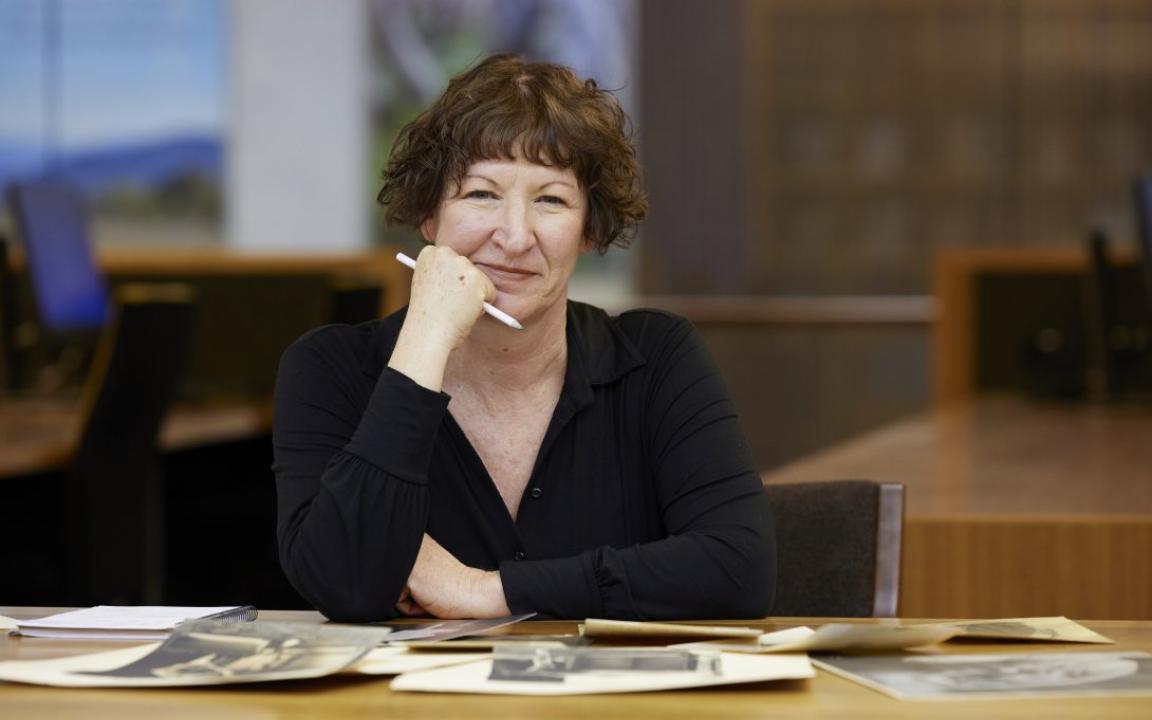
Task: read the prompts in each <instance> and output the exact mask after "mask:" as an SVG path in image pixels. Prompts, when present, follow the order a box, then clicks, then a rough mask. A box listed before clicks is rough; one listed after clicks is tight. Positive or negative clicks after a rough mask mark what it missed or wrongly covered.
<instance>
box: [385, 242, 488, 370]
mask: <svg viewBox="0 0 1152 720" xmlns="http://www.w3.org/2000/svg"><path fill="white" fill-rule="evenodd" d="M413 272H414V274H413V278H412V294H411V297H410V300H409V303H408V316H407V317H406V318H405V319H404V327H403V328H401V330H400V337H399V338H397V340H396V347H395V348H394V349H393V351H392V357H391V358H390V359H389V361H388V366H389V367H391V368H392V369H394V370H398V371H400V372H402V373H404V374H405V375H407V376H408V377H410V378H412V379H413V380H414V381H416V382H417V383H419V384H420V385H423V386H424V387H426V388H429V389H430V390H435V391H437V392H439V391H440V389H441V388H442V386H443V383H444V367H445V365H447V364H448V355H449V354H450V353H451V352H452V351H453V350H455V349H456V348H458V347H460V345H461V344H462V343H463V342H464V340H465V339H466V338H467V337H468V333H470V332H471V331H472V326H474V325H475V324H476V320H477V319H479V317H480V316H481V315H482V314H483V313H484V301H485V300H495V299H496V287H495V286H494V285H493V284H492V281H491V280H489V279H488V277H487V276H486V275H484V273H482V272H480V271H479V270H478V269H476V266H475V265H473V264H472V263H471V262H469V261H468V258H466V257H464V256H462V255H459V254H458V253H457V252H456V251H455V250H452V249H451V248H448V247H438V246H435V245H429V246H427V247H425V248H424V249H423V250H422V251H420V256H419V257H418V258H417V259H416V270H415V271H413Z"/></svg>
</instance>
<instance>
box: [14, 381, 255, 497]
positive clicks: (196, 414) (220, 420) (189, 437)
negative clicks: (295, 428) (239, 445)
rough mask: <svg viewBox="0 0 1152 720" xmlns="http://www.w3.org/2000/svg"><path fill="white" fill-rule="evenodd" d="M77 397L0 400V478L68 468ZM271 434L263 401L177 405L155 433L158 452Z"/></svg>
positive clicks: (76, 430) (76, 421)
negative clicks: (158, 431)
mask: <svg viewBox="0 0 1152 720" xmlns="http://www.w3.org/2000/svg"><path fill="white" fill-rule="evenodd" d="M79 412H80V411H79V401H78V400H77V399H76V398H28V397H24V398H19V397H17V398H11V397H0V478H5V477H14V476H18V475H26V474H31V473H41V472H52V471H56V470H62V469H64V468H66V467H67V465H68V462H69V459H70V458H71V457H72V453H73V449H74V445H75V443H76V442H77V440H78V435H79V427H78V425H79V422H80V414H79ZM271 430H272V403H271V401H270V400H268V399H260V400H245V401H234V402H220V403H214V404H207V405H177V406H174V407H173V408H172V409H171V410H170V411H169V412H168V414H167V416H166V418H165V420H164V424H163V426H162V428H161V431H160V444H161V447H162V448H164V449H165V450H168V451H173V450H186V449H190V448H194V447H199V446H203V445H210V444H213V443H221V442H229V441H232V440H241V439H245V438H249V437H254V436H256V435H260V434H263V433H268V432H271Z"/></svg>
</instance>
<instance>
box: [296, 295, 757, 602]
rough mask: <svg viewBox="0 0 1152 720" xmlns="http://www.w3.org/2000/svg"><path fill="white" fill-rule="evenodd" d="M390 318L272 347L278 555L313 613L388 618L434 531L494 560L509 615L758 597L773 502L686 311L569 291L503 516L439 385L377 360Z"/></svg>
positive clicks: (395, 319) (476, 556) (462, 549)
mask: <svg viewBox="0 0 1152 720" xmlns="http://www.w3.org/2000/svg"><path fill="white" fill-rule="evenodd" d="M403 321H404V311H400V312H398V313H395V314H393V315H390V316H388V317H386V318H384V319H382V320H377V321H373V322H369V323H364V324H361V325H357V326H348V325H330V326H326V327H322V328H318V329H316V330H313V331H311V332H309V333H307V334H306V335H304V336H303V337H301V338H300V339H299V340H297V341H296V342H295V343H294V344H293V345H292V346H291V347H289V348H288V350H287V351H286V352H285V353H284V356H283V358H282V359H281V363H280V371H279V375H278V377H277V382H276V411H275V431H274V446H275V464H274V465H273V470H274V471H275V473H276V485H277V492H278V496H279V522H278V528H277V532H278V536H279V542H280V561H281V564H282V565H283V567H284V571H285V573H286V574H287V576H288V578H289V579H290V580H291V581H292V584H293V585H294V586H295V587H296V589H297V590H298V591H299V592H300V594H301V595H303V596H304V597H305V598H306V599H307V600H308V601H309V602H311V603H312V604H313V605H314V606H315V607H316V608H317V609H318V610H320V612H322V613H323V614H324V615H326V616H328V617H329V618H331V619H333V620H342V621H349V622H357V621H359V622H363V621H371V620H380V619H386V618H390V617H394V616H395V615H396V610H395V608H394V603H395V602H396V600H397V598H398V597H399V595H400V591H401V589H402V588H403V587H404V585H405V584H406V583H407V579H408V575H409V573H410V572H411V570H412V566H413V564H414V563H415V560H416V553H417V551H418V549H419V547H420V542H421V539H422V537H423V534H424V532H425V531H427V532H428V534H429V535H431V536H432V537H433V538H435V539H436V540H437V541H438V542H439V543H440V544H441V545H443V546H444V548H445V549H447V550H448V551H449V552H451V553H452V554H453V555H454V556H456V557H457V558H458V559H459V560H460V561H461V562H463V563H464V564H466V565H469V566H472V567H477V568H482V569H485V570H497V569H498V570H499V571H500V577H501V580H502V582H503V586H504V594H505V597H506V600H507V603H508V607H509V608H510V609H511V611H512V612H513V613H523V612H536V613H539V615H540V616H541V617H554V618H587V617H606V618H631V619H661V618H664V619H668V618H721V617H760V616H764V615H766V614H767V612H768V609H769V607H770V606H771V603H772V595H773V587H774V582H775V541H774V536H773V531H772V520H771V515H770V513H769V511H768V508H767V506H766V504H765V501H764V497H763V493H762V490H761V486H760V480H759V477H758V475H757V473H756V471H755V468H754V466H753V463H752V458H751V454H750V453H749V450H748V447H747V445H746V443H745V441H744V439H743V437H742V436H741V433H740V428H739V423H738V420H737V417H736V414H735V412H734V410H733V407H732V403H731V401H730V400H729V398H728V394H727V390H726V389H725V387H724V383H723V381H722V380H721V378H720V375H719V373H718V372H717V370H716V368H715V366H714V365H713V363H712V361H711V359H710V357H709V356H708V353H707V351H706V350H705V348H704V345H703V342H702V341H701V339H700V337H699V335H698V334H697V333H696V331H695V330H694V328H693V327H692V326H691V324H689V323H688V321H686V320H684V319H683V318H679V317H677V316H675V315H671V314H669V313H665V312H660V311H653V310H636V311H631V312H626V313H624V314H622V315H620V316H619V317H609V316H608V315H607V314H605V313H604V312H603V311H602V310H600V309H598V308H594V307H591V306H589V305H584V304H581V303H576V302H570V303H569V305H568V318H567V338H568V368H567V371H566V375H565V378H564V387H563V390H562V392H561V394H560V399H559V401H558V402H557V405H556V409H555V411H554V413H553V416H552V419H551V422H550V424H549V426H548V430H547V432H546V434H545V436H544V441H543V444H542V445H541V447H540V450H539V454H538V455H537V457H536V463H535V465H534V467H533V470H532V475H531V478H530V480H529V482H528V486H527V488H526V490H525V492H524V496H523V500H522V502H521V504H520V509H519V512H518V514H517V517H516V519H515V520H513V519H512V517H511V516H510V515H509V514H508V510H507V509H506V507H505V505H504V502H503V500H502V499H501V497H500V493H499V492H498V490H497V489H496V485H495V483H493V481H492V479H491V478H490V477H489V475H488V473H487V471H486V470H485V468H484V465H483V463H482V461H481V460H480V457H479V456H478V455H477V453H476V451H475V450H474V449H473V448H472V446H471V444H470V443H469V442H468V439H467V437H466V436H465V435H464V433H463V431H462V430H461V429H460V427H459V426H458V425H457V424H456V422H455V421H454V420H453V418H452V416H451V415H450V414H449V413H448V412H447V407H448V401H449V396H448V395H446V394H444V393H437V392H433V391H431V390H428V389H427V388H424V387H421V386H420V385H417V384H416V383H415V382H413V381H412V380H411V379H409V378H408V377H407V376H405V375H403V374H401V373H399V372H396V371H394V370H392V369H390V368H388V367H387V362H388V358H389V357H390V356H391V353H392V349H393V347H394V346H395V343H396V338H397V335H398V334H399V332H400V327H401V325H402V324H403Z"/></svg>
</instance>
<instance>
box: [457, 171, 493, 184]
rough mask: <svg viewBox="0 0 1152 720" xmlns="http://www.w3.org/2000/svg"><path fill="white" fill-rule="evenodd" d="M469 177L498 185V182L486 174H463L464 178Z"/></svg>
mask: <svg viewBox="0 0 1152 720" xmlns="http://www.w3.org/2000/svg"><path fill="white" fill-rule="evenodd" d="M469 178H471V179H473V180H483V181H484V182H486V183H488V184H489V185H499V183H497V182H496V181H495V180H493V179H492V178H490V177H488V176H487V175H479V174H477V173H468V174H467V175H465V176H464V179H465V180H467V179H469Z"/></svg>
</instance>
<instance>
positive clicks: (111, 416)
mask: <svg viewBox="0 0 1152 720" xmlns="http://www.w3.org/2000/svg"><path fill="white" fill-rule="evenodd" d="M192 315H193V304H192V292H191V290H190V289H189V288H188V287H187V286H183V285H129V286H123V287H121V288H120V289H119V290H118V291H117V293H116V303H115V309H114V316H113V319H112V322H111V324H110V325H109V326H108V328H107V329H106V331H105V332H104V334H103V336H102V338H101V341H100V344H99V345H98V347H97V351H96V356H95V359H94V361H93V364H92V368H91V371H90V373H89V375H88V379H87V381H86V383H85V386H84V395H83V399H82V408H83V410H82V414H81V417H82V420H81V431H80V440H79V444H78V447H77V450H76V454H75V457H74V459H73V463H72V467H71V470H70V472H69V473H68V477H67V479H66V482H65V486H64V487H65V492H64V504H65V508H64V516H65V521H66V523H67V526H66V536H67V538H68V543H67V549H66V568H67V573H68V583H67V584H68V594H69V596H70V597H69V602H71V603H73V604H80V605H88V604H98V603H102V604H124V603H127V604H136V603H146V604H147V603H158V602H160V601H161V599H162V594H163V571H164V486H163V477H162V473H161V465H160V453H159V447H158V442H157V436H158V434H159V431H160V424H161V422H162V420H163V418H164V414H165V410H166V409H167V407H168V404H169V402H170V401H171V399H172V397H173V395H174V393H175V391H176V388H177V384H178V381H179V378H180V374H181V370H182V368H183V365H184V362H185V359H186V357H187V354H188V353H187V346H188V338H189V336H190V334H191V328H192Z"/></svg>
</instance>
